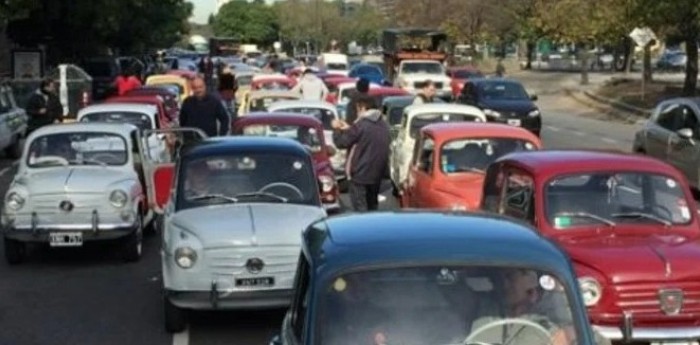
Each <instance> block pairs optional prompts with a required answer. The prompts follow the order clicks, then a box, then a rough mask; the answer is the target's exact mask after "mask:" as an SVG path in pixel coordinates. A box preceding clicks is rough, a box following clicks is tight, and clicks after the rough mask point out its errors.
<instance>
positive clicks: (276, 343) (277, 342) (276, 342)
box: [270, 335, 282, 345]
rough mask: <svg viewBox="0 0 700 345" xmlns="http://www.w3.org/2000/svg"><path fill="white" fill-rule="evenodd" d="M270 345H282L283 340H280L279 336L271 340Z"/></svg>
mask: <svg viewBox="0 0 700 345" xmlns="http://www.w3.org/2000/svg"><path fill="white" fill-rule="evenodd" d="M270 345H282V338H280V336H279V335H276V336H274V337H272V339H270Z"/></svg>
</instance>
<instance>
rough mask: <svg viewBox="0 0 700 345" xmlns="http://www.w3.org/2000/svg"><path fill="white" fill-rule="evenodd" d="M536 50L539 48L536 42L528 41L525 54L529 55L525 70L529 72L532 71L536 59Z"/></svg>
mask: <svg viewBox="0 0 700 345" xmlns="http://www.w3.org/2000/svg"><path fill="white" fill-rule="evenodd" d="M536 48H537V46H536V44H535V42H534V41H527V43H526V47H525V54H527V57H526V61H527V63H526V64H525V69H527V70H530V69H532V60H533V59H534V55H535V51H536Z"/></svg>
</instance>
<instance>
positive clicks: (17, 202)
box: [5, 193, 24, 211]
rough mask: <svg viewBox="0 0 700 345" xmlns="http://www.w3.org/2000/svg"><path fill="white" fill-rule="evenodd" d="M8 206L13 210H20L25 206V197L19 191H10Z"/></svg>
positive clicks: (6, 202)
mask: <svg viewBox="0 0 700 345" xmlns="http://www.w3.org/2000/svg"><path fill="white" fill-rule="evenodd" d="M5 204H6V205H7V207H9V208H10V209H11V210H13V211H19V210H20V209H21V208H22V207H23V206H24V198H23V197H22V196H20V195H19V194H17V193H10V195H8V196H7V201H5Z"/></svg>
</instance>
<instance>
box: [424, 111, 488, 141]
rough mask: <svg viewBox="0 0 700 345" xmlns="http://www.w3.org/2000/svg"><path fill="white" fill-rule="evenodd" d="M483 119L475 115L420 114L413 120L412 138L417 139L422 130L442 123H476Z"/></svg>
mask: <svg viewBox="0 0 700 345" xmlns="http://www.w3.org/2000/svg"><path fill="white" fill-rule="evenodd" d="M475 121H481V119H480V118H479V117H477V116H474V115H469V114H458V113H439V114H419V115H416V116H414V117H413V118H412V119H411V138H415V137H416V135H418V132H419V131H420V130H421V128H423V127H425V126H427V125H429V124H433V123H441V122H475Z"/></svg>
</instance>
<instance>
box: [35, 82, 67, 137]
mask: <svg viewBox="0 0 700 345" xmlns="http://www.w3.org/2000/svg"><path fill="white" fill-rule="evenodd" d="M26 111H27V115H29V125H28V127H29V128H28V130H27V134H29V133H31V132H32V131H34V130H35V129H37V128H39V127H42V126H45V125H50V124H52V123H56V122H62V121H63V105H61V101H60V100H59V98H58V96H57V95H56V82H55V81H54V80H53V79H44V80H42V81H41V84H40V85H39V89H37V90H36V92H34V93H33V94H32V96H31V97H30V98H29V100H28V101H27V108H26Z"/></svg>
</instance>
